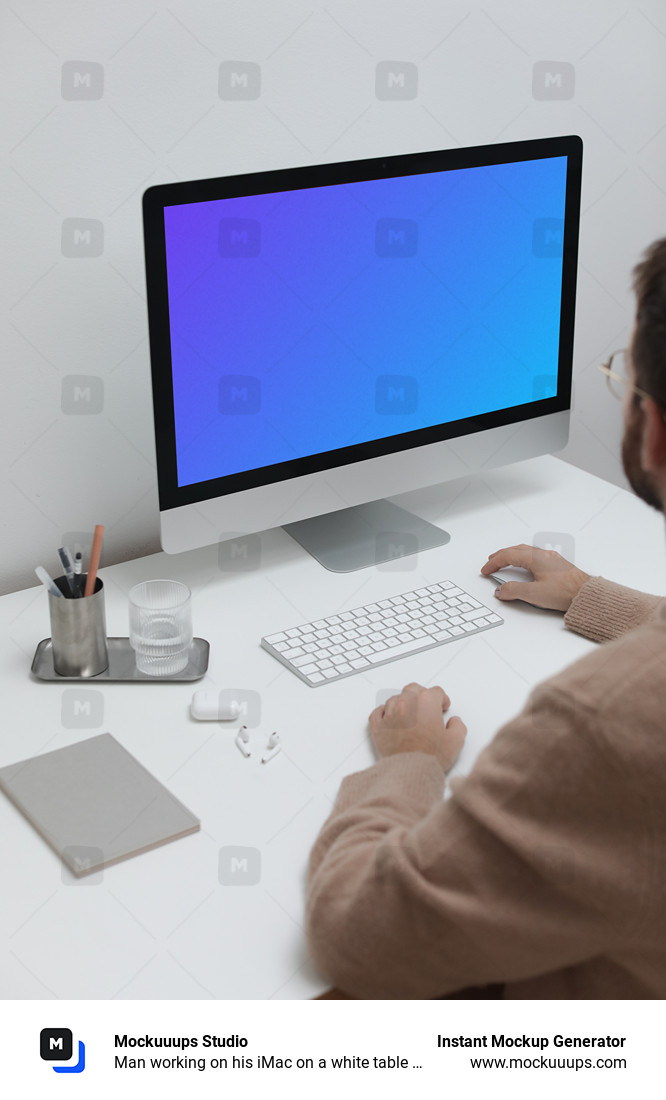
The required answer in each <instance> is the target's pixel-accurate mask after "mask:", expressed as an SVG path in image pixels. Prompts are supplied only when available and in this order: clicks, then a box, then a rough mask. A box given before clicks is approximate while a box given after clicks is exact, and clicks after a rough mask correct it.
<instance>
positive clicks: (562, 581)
mask: <svg viewBox="0 0 666 1100" xmlns="http://www.w3.org/2000/svg"><path fill="white" fill-rule="evenodd" d="M505 565H518V566H521V567H522V568H523V569H529V570H530V572H531V573H532V574H533V576H534V580H533V581H505V583H504V584H501V585H499V586H498V588H497V589H496V591H495V595H496V596H497V598H498V600H524V601H525V603H531V604H532V605H533V606H534V607H545V608H549V609H550V610H552V611H568V610H569V608H570V606H571V603H572V600H573V599H574V597H575V596H577V595H578V593H579V591H580V589H581V588H582V587H583V585H584V584H585V581H589V579H590V575H589V573H583V571H582V569H576V567H575V565H572V564H571V562H569V561H567V560H566V558H563V557H562V555H561V554H558V553H557V550H541V549H540V548H539V547H538V546H526V545H525V543H523V544H522V545H521V546H508V547H506V549H504V550H496V551H495V553H494V554H491V555H490V557H489V558H488V561H487V562H486V564H485V565H482V566H481V572H482V573H483V575H484V576H485V577H487V576H488V574H489V573H496V572H497V570H498V569H503V568H504V566H505Z"/></svg>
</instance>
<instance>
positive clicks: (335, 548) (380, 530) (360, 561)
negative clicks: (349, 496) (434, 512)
mask: <svg viewBox="0 0 666 1100" xmlns="http://www.w3.org/2000/svg"><path fill="white" fill-rule="evenodd" d="M283 530H284V531H286V532H287V534H288V535H291V537H292V538H293V539H295V540H296V542H297V543H299V545H300V546H302V547H303V549H304V550H307V552H308V554H311V555H312V557H313V558H316V559H317V561H318V562H319V563H320V565H323V566H324V569H329V570H330V571H331V572H333V573H351V572H353V571H354V570H355V569H368V568H369V567H370V566H371V565H381V564H382V563H384V562H388V561H395V560H396V559H398V558H404V557H408V556H409V555H410V554H418V553H419V552H420V551H422V550H432V549H433V547H435V546H445V545H446V543H447V542H450V540H451V536H450V535H449V534H448V532H447V531H443V530H442V529H441V527H435V526H434V525H433V524H432V523H428V521H427V520H424V519H420V518H419V517H418V516H415V515H412V513H411V512H406V511H405V509H404V508H399V507H398V505H397V504H392V503H391V502H390V501H389V500H373V501H371V502H370V503H369V504H359V505H357V506H356V507H354V508H343V509H341V510H340V511H338V512H328V513H327V514H326V515H323V516H314V517H313V518H312V519H303V520H299V522H298V523H285V524H284V526H283Z"/></svg>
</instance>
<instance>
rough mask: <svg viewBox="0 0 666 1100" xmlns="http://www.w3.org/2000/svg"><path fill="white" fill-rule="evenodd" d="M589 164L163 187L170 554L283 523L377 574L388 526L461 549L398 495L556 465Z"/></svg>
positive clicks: (361, 170)
mask: <svg viewBox="0 0 666 1100" xmlns="http://www.w3.org/2000/svg"><path fill="white" fill-rule="evenodd" d="M581 163H582V143H581V140H580V138H578V137H575V136H571V137H555V138H544V139H539V140H530V141H520V142H511V143H506V144H499V145H488V146H480V147H474V148H468V149H454V150H446V151H436V152H426V153H413V154H408V155H404V156H392V157H386V158H377V159H371V160H357V161H348V162H343V163H336V164H327V165H318V166H314V167H302V168H295V169H289V170H277V171H269V172H253V173H250V174H247V175H237V176H227V177H222V178H220V179H208V180H197V181H193V182H184V183H171V184H164V185H160V186H157V187H151V188H150V189H149V190H148V191H147V192H146V193H145V195H144V206H143V209H144V239H145V258H146V277H147V292H148V317H149V330H150V352H151V366H152V384H153V405H154V419H155V438H156V451H157V475H158V488H159V502H160V517H161V537H162V546H163V548H164V549H165V550H166V551H167V552H170V553H177V552H180V551H184V550H188V549H192V548H194V547H197V546H202V545H206V544H209V543H212V542H219V541H224V540H226V539H232V538H234V537H237V536H239V535H241V534H249V533H251V532H256V531H261V530H266V529H268V528H271V527H276V526H283V527H285V528H286V530H287V531H288V532H289V533H290V534H291V535H293V537H294V538H296V539H297V540H298V541H299V542H301V543H302V544H303V545H304V546H306V548H308V549H310V550H311V552H312V553H314V554H315V556H316V557H318V558H319V560H320V561H322V564H324V565H326V566H327V567H328V568H332V569H336V570H341V571H346V570H348V569H354V568H359V567H360V566H363V565H371V564H376V563H378V559H377V557H376V556H375V555H376V547H377V545H378V541H377V539H376V538H375V537H374V532H375V531H376V529H377V527H378V528H379V530H380V531H384V532H386V531H391V532H396V531H402V530H405V531H411V532H414V537H413V539H412V545H413V546H414V548H415V549H425V548H428V547H429V546H432V545H437V544H439V543H442V542H446V541H448V535H447V534H446V533H445V532H443V531H441V530H440V529H439V528H434V527H432V526H431V525H421V526H418V525H419V524H420V523H421V521H418V520H416V518H415V517H411V516H410V515H409V514H408V513H406V512H404V511H402V510H400V509H398V510H397V511H391V512H389V513H387V512H386V510H385V507H391V508H392V506H389V504H388V502H386V501H384V502H382V500H381V498H383V497H384V496H395V495H397V494H400V493H403V492H407V491H408V490H411V489H415V488H420V487H424V486H427V485H433V484H436V483H438V482H442V481H446V480H449V479H451V478H457V477H462V476H464V475H466V474H469V473H473V472H478V471H480V470H483V469H486V468H489V467H490V466H500V465H505V464H507V463H510V462H514V461H519V460H521V459H525V458H529V457H532V456H535V455H538V454H544V453H548V452H550V451H553V450H559V449H561V448H562V447H563V446H564V445H565V444H566V441H567V438H568V426H569V410H570V401H571V373H572V355H573V334H574V307H575V294H576V265H577V251H578V223H579V213H580V181H581ZM379 543H381V540H379Z"/></svg>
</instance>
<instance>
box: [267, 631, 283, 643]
mask: <svg viewBox="0 0 666 1100" xmlns="http://www.w3.org/2000/svg"><path fill="white" fill-rule="evenodd" d="M286 637H287V635H286V634H284V633H282V634H271V635H270V637H269V638H267V639H266V641H267V642H270V644H271V645H275V643H276V642H283V641H284V640H285V638H286Z"/></svg>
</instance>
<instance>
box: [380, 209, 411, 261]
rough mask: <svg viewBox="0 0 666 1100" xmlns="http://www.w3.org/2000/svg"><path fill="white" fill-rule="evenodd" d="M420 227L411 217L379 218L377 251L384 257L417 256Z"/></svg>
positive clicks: (400, 258)
mask: <svg viewBox="0 0 666 1100" xmlns="http://www.w3.org/2000/svg"><path fill="white" fill-rule="evenodd" d="M418 243H419V229H418V226H417V224H416V222H415V221H413V220H412V219H411V218H379V219H378V221H377V226H376V229H375V252H376V253H377V255H378V256H380V257H381V258H382V259H387V260H393V259H396V260H402V259H405V258H406V257H408V256H415V255H416V250H417V248H418Z"/></svg>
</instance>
